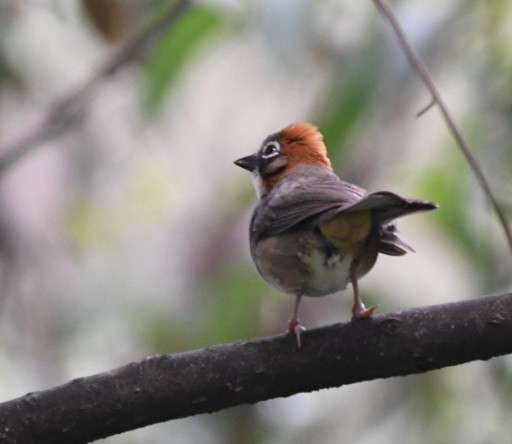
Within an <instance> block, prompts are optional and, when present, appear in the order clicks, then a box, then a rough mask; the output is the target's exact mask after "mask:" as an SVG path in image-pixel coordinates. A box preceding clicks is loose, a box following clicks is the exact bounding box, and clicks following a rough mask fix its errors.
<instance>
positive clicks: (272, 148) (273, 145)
mask: <svg viewBox="0 0 512 444" xmlns="http://www.w3.org/2000/svg"><path fill="white" fill-rule="evenodd" d="M280 153H281V151H280V147H279V143H278V142H275V141H272V142H268V143H267V144H266V145H265V146H264V147H263V149H262V150H261V157H262V158H263V159H271V158H272V157H276V156H278V155H279V154H280Z"/></svg>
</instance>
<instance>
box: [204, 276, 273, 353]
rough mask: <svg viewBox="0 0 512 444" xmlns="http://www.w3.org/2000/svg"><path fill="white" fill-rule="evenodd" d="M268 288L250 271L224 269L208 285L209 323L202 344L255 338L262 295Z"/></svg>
mask: <svg viewBox="0 0 512 444" xmlns="http://www.w3.org/2000/svg"><path fill="white" fill-rule="evenodd" d="M266 288H268V287H267V286H266V284H265V282H264V281H263V279H261V277H260V276H259V275H258V274H257V273H255V272H254V270H252V269H243V270H240V269H237V270H226V271H225V272H221V273H219V275H218V276H216V277H215V279H214V282H212V283H211V285H210V286H209V289H208V291H209V292H210V293H209V294H208V297H209V298H211V305H210V307H211V308H210V312H209V315H210V322H209V323H208V324H207V326H206V328H205V332H204V334H205V336H207V338H206V339H205V340H204V341H203V342H204V343H211V344H221V343H225V342H232V341H235V340H240V339H246V338H250V337H253V336H255V335H256V333H257V327H258V325H259V324H260V316H259V314H260V307H261V302H262V299H261V295H262V293H263V292H264V291H265V289H266Z"/></svg>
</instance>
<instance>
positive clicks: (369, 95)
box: [315, 39, 383, 158]
mask: <svg viewBox="0 0 512 444" xmlns="http://www.w3.org/2000/svg"><path fill="white" fill-rule="evenodd" d="M382 54H383V51H382V50H381V49H380V47H379V45H378V43H375V41H374V40H373V39H372V41H371V42H370V43H369V44H368V46H367V47H366V48H364V49H363V50H362V51H361V52H360V53H359V54H358V55H357V57H353V58H352V59H351V64H350V65H348V66H345V64H343V68H342V69H340V70H339V71H340V78H341V81H340V82H338V83H336V84H334V85H333V86H332V91H331V92H330V93H329V94H328V95H327V97H328V98H329V100H327V101H326V103H325V106H324V109H323V110H321V111H320V115H319V116H318V117H317V119H315V121H316V122H317V124H318V127H319V128H320V131H321V132H322V134H323V135H324V141H325V145H326V146H327V147H328V149H329V154H330V156H331V157H334V158H335V157H336V154H338V153H339V152H340V151H343V150H344V149H345V148H346V145H345V142H346V141H347V139H348V138H349V136H350V133H351V131H352V130H353V129H354V126H355V125H356V124H357V122H358V121H359V120H360V119H361V118H362V117H363V116H364V115H365V113H366V112H367V111H368V109H369V108H370V107H371V106H372V105H373V103H374V101H373V93H374V91H375V89H376V88H377V85H378V81H377V79H376V77H377V75H378V73H379V70H380V69H381V68H378V67H379V65H380V64H381V58H382Z"/></svg>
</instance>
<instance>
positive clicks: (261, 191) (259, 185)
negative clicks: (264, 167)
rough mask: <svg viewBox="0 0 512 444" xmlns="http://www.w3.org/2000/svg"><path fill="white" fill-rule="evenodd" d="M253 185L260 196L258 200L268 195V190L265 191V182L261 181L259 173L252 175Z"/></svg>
mask: <svg viewBox="0 0 512 444" xmlns="http://www.w3.org/2000/svg"><path fill="white" fill-rule="evenodd" d="M252 184H253V185H254V189H255V190H256V195H257V196H258V199H261V196H263V195H264V194H267V190H266V189H265V187H264V185H263V182H262V181H261V176H260V174H259V173H258V172H257V171H255V172H254V173H252Z"/></svg>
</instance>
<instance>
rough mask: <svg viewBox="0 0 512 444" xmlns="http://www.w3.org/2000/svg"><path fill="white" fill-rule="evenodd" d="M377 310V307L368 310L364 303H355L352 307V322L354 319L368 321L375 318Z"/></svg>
mask: <svg viewBox="0 0 512 444" xmlns="http://www.w3.org/2000/svg"><path fill="white" fill-rule="evenodd" d="M375 310H377V306H376V305H374V306H373V307H370V308H366V307H365V306H364V304H363V303H362V302H359V303H355V304H354V306H353V307H352V320H354V319H368V318H371V317H372V316H373V313H375Z"/></svg>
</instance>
